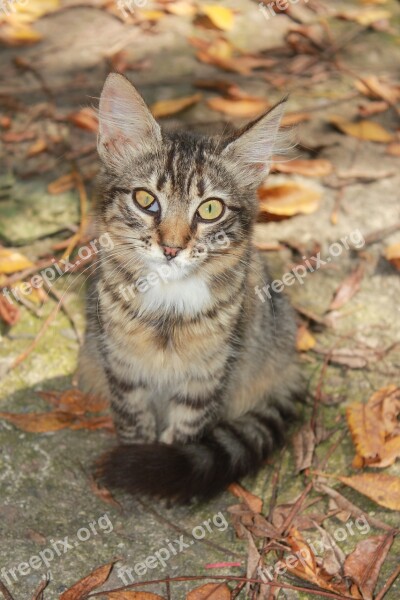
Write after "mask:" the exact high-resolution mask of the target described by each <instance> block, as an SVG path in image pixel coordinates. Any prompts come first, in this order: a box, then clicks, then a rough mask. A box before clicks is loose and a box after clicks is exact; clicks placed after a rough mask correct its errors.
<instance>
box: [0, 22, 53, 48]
mask: <svg viewBox="0 0 400 600" xmlns="http://www.w3.org/2000/svg"><path fill="white" fill-rule="evenodd" d="M42 37H43V36H42V35H41V34H40V33H39V32H38V31H35V30H34V29H33V28H32V27H31V26H30V25H24V24H23V23H18V24H17V23H16V24H15V25H13V26H8V25H6V26H5V27H4V30H3V31H2V32H1V33H0V41H1V42H3V43H4V44H6V45H8V46H24V45H27V44H36V43H37V42H40V40H41V39H42Z"/></svg>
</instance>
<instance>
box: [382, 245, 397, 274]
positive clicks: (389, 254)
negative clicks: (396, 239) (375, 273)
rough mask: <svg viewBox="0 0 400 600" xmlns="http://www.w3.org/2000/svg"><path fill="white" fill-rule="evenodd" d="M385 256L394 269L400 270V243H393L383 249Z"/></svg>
mask: <svg viewBox="0 0 400 600" xmlns="http://www.w3.org/2000/svg"><path fill="white" fill-rule="evenodd" d="M385 258H386V260H388V261H389V262H390V263H392V265H393V266H394V267H396V269H399V270H400V244H393V245H392V246H388V247H387V248H386V249H385Z"/></svg>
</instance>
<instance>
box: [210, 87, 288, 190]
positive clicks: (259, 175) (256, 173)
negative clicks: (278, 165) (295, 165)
mask: <svg viewBox="0 0 400 600" xmlns="http://www.w3.org/2000/svg"><path fill="white" fill-rule="evenodd" d="M285 105H286V98H285V99H283V100H282V101H281V102H279V104H277V105H276V106H274V107H272V108H271V109H270V110H269V111H268V112H267V113H265V114H264V115H262V116H261V117H259V118H258V119H256V120H255V121H252V122H251V123H249V124H248V125H247V126H246V127H244V129H242V131H240V132H239V133H238V134H237V135H236V136H235V138H234V139H233V140H232V141H231V142H229V143H228V144H227V146H226V147H225V148H224V150H223V152H222V154H223V155H224V156H225V157H227V158H228V157H229V158H231V159H232V160H233V161H234V162H235V163H236V164H237V167H238V169H239V172H240V173H241V175H242V176H243V177H244V178H245V180H246V181H249V182H250V181H251V182H253V183H254V184H256V185H259V184H260V183H261V182H262V181H263V180H264V179H265V177H266V176H267V175H268V172H269V169H270V166H271V158H272V153H273V150H274V147H275V145H276V140H277V137H278V131H279V126H280V123H281V119H282V116H283V113H284V111H285Z"/></svg>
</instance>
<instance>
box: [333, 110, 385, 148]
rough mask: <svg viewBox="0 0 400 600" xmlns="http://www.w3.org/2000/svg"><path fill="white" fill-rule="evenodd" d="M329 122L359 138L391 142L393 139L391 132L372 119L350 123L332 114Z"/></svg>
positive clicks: (347, 133)
mask: <svg viewBox="0 0 400 600" xmlns="http://www.w3.org/2000/svg"><path fill="white" fill-rule="evenodd" d="M330 122H331V123H332V125H334V126H335V127H337V128H338V129H339V130H340V131H342V132H343V133H345V134H346V135H351V136H352V137H355V138H358V139H359V140H366V141H370V142H384V143H386V142H391V141H392V139H393V136H392V134H391V133H389V132H388V131H386V129H384V128H383V127H382V125H379V123H374V121H358V122H357V123H352V122H350V121H346V120H345V119H343V118H342V117H336V116H332V117H331V118H330Z"/></svg>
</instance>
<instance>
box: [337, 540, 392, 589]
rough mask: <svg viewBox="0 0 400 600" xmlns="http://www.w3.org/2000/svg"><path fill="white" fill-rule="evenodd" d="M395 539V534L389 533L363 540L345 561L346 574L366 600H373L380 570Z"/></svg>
mask: <svg viewBox="0 0 400 600" xmlns="http://www.w3.org/2000/svg"><path fill="white" fill-rule="evenodd" d="M393 539H394V535H393V533H388V534H386V535H377V536H374V537H370V538H368V539H366V540H362V541H361V542H359V543H358V544H357V546H356V548H355V550H354V551H353V552H352V553H351V554H349V556H347V558H346V560H345V563H344V573H345V575H346V576H347V577H350V578H351V579H352V580H353V581H354V582H355V583H356V584H357V586H358V587H359V589H360V591H361V593H362V597H363V599H364V600H373V594H374V590H375V587H376V584H377V581H378V577H379V574H380V570H381V567H382V565H383V563H384V561H385V558H386V556H387V554H388V552H389V550H390V547H391V545H392V543H393Z"/></svg>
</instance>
